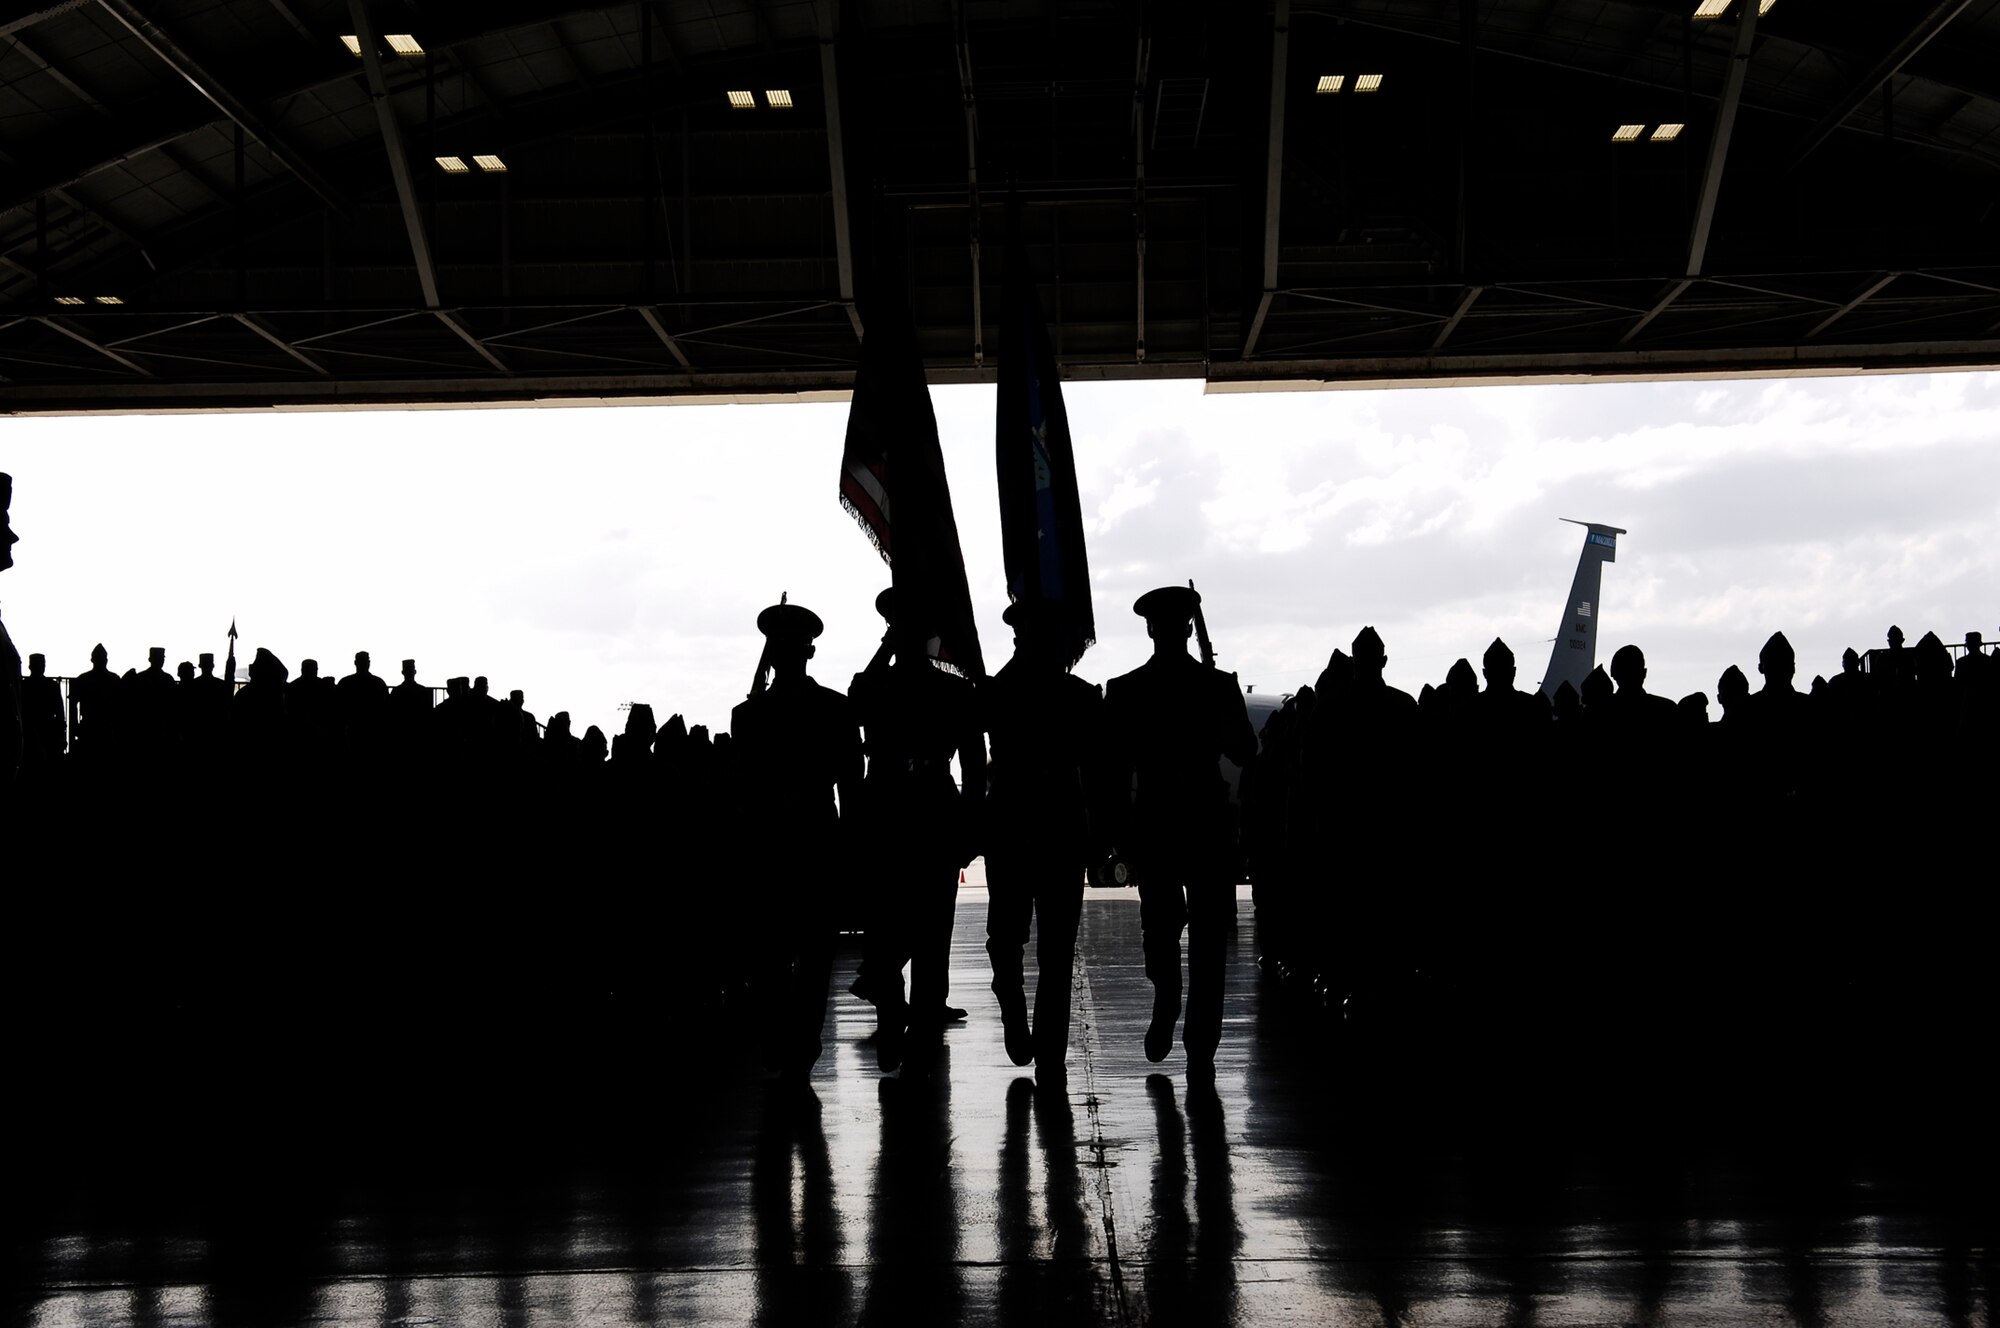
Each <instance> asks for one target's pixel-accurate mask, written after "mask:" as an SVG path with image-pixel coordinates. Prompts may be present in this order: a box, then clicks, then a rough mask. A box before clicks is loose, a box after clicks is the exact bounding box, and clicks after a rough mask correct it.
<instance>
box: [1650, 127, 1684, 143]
mask: <svg viewBox="0 0 2000 1328" xmlns="http://www.w3.org/2000/svg"><path fill="white" fill-rule="evenodd" d="M1685 128H1687V126H1686V125H1684V124H1663V125H1661V126H1660V127H1659V128H1658V129H1655V130H1654V131H1653V141H1654V142H1655V143H1671V142H1673V141H1674V140H1675V139H1677V138H1679V137H1680V136H1681V130H1683V129H1685Z"/></svg>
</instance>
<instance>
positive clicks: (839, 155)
mask: <svg viewBox="0 0 2000 1328" xmlns="http://www.w3.org/2000/svg"><path fill="white" fill-rule="evenodd" d="M814 8H815V9H816V10H818V11H819V82H820V88H821V90H822V92H823V93H824V95H825V99H826V166H827V173H828V175H830V176H831V177H832V180H833V257H834V262H835V264H836V265H837V267H838V268H839V274H840V302H841V303H842V304H843V305H845V306H847V321H848V322H850V323H852V324H853V325H854V335H855V336H856V337H857V338H859V337H860V336H861V313H860V311H859V310H857V309H856V308H855V307H854V238H853V235H852V233H851V232H850V231H849V228H848V227H849V222H848V215H847V155H846V151H845V148H844V147H843V145H842V141H841V133H840V64H839V61H838V60H837V59H836V58H835V56H834V49H833V37H834V32H833V4H832V0H822V3H820V4H818V5H815V6H814ZM682 151H683V152H685V151H686V149H685V148H683V149H682ZM682 239H683V241H685V239H686V237H685V236H683V237H682Z"/></svg>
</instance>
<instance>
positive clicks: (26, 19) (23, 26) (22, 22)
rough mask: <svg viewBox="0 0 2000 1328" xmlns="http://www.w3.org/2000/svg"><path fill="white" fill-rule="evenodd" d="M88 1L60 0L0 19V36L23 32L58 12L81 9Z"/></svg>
mask: <svg viewBox="0 0 2000 1328" xmlns="http://www.w3.org/2000/svg"><path fill="white" fill-rule="evenodd" d="M89 3H90V0H62V3H61V4H56V5H43V6H41V7H39V8H36V9H30V10H28V12H27V13H25V14H16V15H15V16H14V17H12V18H7V19H0V37H11V36H13V35H14V34H15V33H17V32H23V31H25V30H27V29H29V28H32V27H34V26H35V25H36V24H37V23H41V22H43V21H45V20H47V19H52V18H54V17H55V16H56V15H58V14H67V13H69V11H70V10H72V9H81V8H83V7H84V6H85V5H86V4H89Z"/></svg>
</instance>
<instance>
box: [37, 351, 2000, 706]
mask: <svg viewBox="0 0 2000 1328" xmlns="http://www.w3.org/2000/svg"><path fill="white" fill-rule="evenodd" d="M1065 393H1066V398H1067V401H1068V403H1069V408H1070V417H1071V422H1072V427H1073V428H1074V430H1075V432H1076V451H1077V458H1078V466H1079V470H1080V472H1081V488H1082V498H1083V510H1084V513H1085V515H1086V519H1087V521H1088V522H1089V524H1090V560H1091V568H1092V573H1093V579H1094V582H1095V591H1096V599H1097V606H1096V607H1097V619H1098V633H1099V644H1098V646H1097V647H1096V648H1095V649H1093V650H1092V651H1091V652H1090V653H1089V654H1088V655H1086V656H1085V657H1084V660H1083V662H1082V664H1081V665H1080V666H1079V668H1078V672H1079V673H1081V674H1082V675H1083V676H1085V677H1087V678H1090V679H1091V680H1092V681H1097V682H1101V681H1103V680H1104V679H1105V678H1107V677H1110V676H1113V675H1115V674H1118V673H1121V672H1124V671H1125V670H1127V669H1130V668H1132V667H1134V666H1135V665H1137V664H1138V663H1140V662H1141V661H1142V660H1143V659H1144V657H1145V654H1146V641H1145V636H1144V629H1143V625H1142V624H1141V623H1140V622H1139V621H1138V619H1136V618H1134V617H1133V616H1132V613H1131V603H1132V600H1133V599H1134V598H1136V597H1137V595H1138V594H1139V593H1140V592H1141V591H1143V590H1145V589H1147V588H1149V587H1151V586H1155V585H1161V584H1166V583H1170V582H1184V581H1186V580H1187V578H1189V577H1193V578H1194V579H1195V582H1196V584H1197V585H1198V586H1199V587H1200V589H1201V591H1202V594H1203V597H1204V600H1205V602H1206V606H1207V609H1208V616H1209V625H1210V629H1211V632H1212V634H1213V636H1214V639H1215V645H1216V650H1217V654H1218V657H1219V662H1220V663H1221V664H1222V665H1223V667H1225V668H1229V669H1232V670H1234V671H1235V672H1237V673H1238V675H1239V676H1240V677H1241V678H1242V680H1243V681H1244V682H1245V683H1250V684H1255V685H1256V687H1257V689H1258V690H1259V691H1272V692H1282V691H1290V690H1293V689H1295V688H1297V687H1298V686H1299V685H1300V684H1301V683H1304V682H1308V681H1310V680H1311V679H1312V678H1313V676H1314V675H1315V674H1316V673H1317V672H1318V671H1319V669H1320V668H1321V667H1322V666H1323V665H1324V663H1325V661H1326V658H1327V655H1328V654H1329V653H1330V651H1331V650H1332V649H1333V648H1334V647H1335V646H1336V645H1338V646H1341V647H1343V648H1345V647H1346V646H1347V645H1348V643H1349V642H1350V641H1351V640H1352V638H1353V637H1354V634H1355V633H1356V632H1357V631H1358V630H1359V629H1360V628H1361V627H1362V626H1363V625H1364V624H1371V623H1372V624H1373V625H1374V626H1375V627H1376V628H1377V629H1378V630H1379V631H1380V632H1381V634H1382V636H1383V638H1384V639H1385V640H1386V641H1387V642H1388V648H1389V677H1390V681H1392V682H1393V683H1395V684H1397V685H1399V686H1401V687H1404V688H1406V689H1408V690H1409V691H1411V692H1413V693H1414V692H1415V691H1416V690H1417V689H1418V688H1419V687H1420V686H1421V685H1422V684H1423V683H1425V682H1435V681H1438V680H1441V679H1442V678H1443V676H1444V674H1445V671H1446V670H1447V669H1448V668H1449V667H1450V666H1451V663H1452V661H1453V660H1455V659H1457V658H1458V657H1460V656H1466V657H1469V658H1471V659H1472V661H1473V662H1474V664H1475V666H1476V665H1477V663H1478V661H1479V657H1480V655H1481V653H1482V652H1483V651H1484V649H1485V647H1486V644H1487V642H1489V641H1490V640H1492V639H1493V637H1494V636H1496V635H1498V636H1501V637H1504V638H1505V639H1506V640H1507V641H1508V642H1509V643H1510V644H1512V645H1513V647H1514V649H1515V652H1516V654H1517V655H1518V656H1519V659H1520V668H1521V678H1522V682H1523V685H1526V686H1533V685H1534V684H1535V683H1536V682H1537V681H1539V679H1540V677H1541V675H1542V671H1543V668H1544V667H1545V665H1546V663H1547V660H1548V652H1549V643H1550V639H1551V638H1552V637H1553V636H1554V635H1555V633H1556V630H1557V625H1558V621H1559V618H1560V610H1561V608H1562V607H1563V601H1564V598H1565V596H1566V593H1567V591H1568V588H1569V579H1570V576H1571V573H1572V572H1573V570H1574V568H1575V563H1576V556H1577V552H1578V549H1579V547H1580V544H1581V537H1582V532H1581V531H1580V530H1579V529H1578V528H1577V527H1575V526H1568V525H1563V524H1561V523H1560V522H1559V521H1558V520H1557V518H1559V517H1578V518H1582V519H1586V520H1593V521H1600V522H1604V523H1607V524H1610V525H1616V526H1623V527H1626V528H1628V529H1629V531H1630V534H1628V535H1626V536H1624V537H1623V538H1622V539H1621V540H1620V542H1619V550H1618V561H1617V562H1616V564H1614V565H1612V566H1610V567H1608V568H1606V569H1605V583H1604V589H1603V596H1602V606H1601V616H1600V619H1599V623H1600V633H1601V636H1600V640H1599V660H1600V662H1608V661H1609V658H1610V653H1611V651H1612V650H1613V649H1615V648H1616V647H1618V646H1619V645H1622V644H1624V643H1625V642H1627V641H1632V642H1637V643H1638V644H1639V645H1640V646H1642V647H1643V648H1644V649H1645V651H1646V654H1647V658H1648V661H1649V664H1650V666H1651V670H1652V676H1651V682H1650V685H1651V687H1652V689H1653V690H1655V691H1658V692H1661V693H1663V694H1665V695H1668V696H1675V697H1677V696H1680V695H1683V694H1685V693H1687V692H1692V691H1697V690H1700V691H1705V692H1708V693H1710V694H1711V695H1713V693H1714V690H1715V680H1716V677H1717V675H1718V674H1720V673H1721V671H1722V670H1723V668H1724V667H1726V666H1727V665H1729V664H1731V663H1737V664H1740V665H1742V666H1743V667H1744V669H1745V671H1746V672H1748V673H1750V674H1751V675H1752V679H1753V682H1754V681H1755V670H1754V664H1755V660H1756V656H1757V650H1758V647H1759V646H1760V645H1761V644H1762V642H1763V641H1764V639H1765V638H1766V637H1767V636H1768V635H1769V634H1770V633H1771V632H1772V631H1774V630H1778V629H1783V630H1784V631H1785V632H1786V634H1787V635H1788V636H1790V638H1791V639H1792V641H1793V643H1794V645H1795V646H1796V647H1797V648H1798V652H1799V660H1800V674H1801V682H1802V683H1803V682H1804V681H1805V680H1807V679H1809V678H1810V677H1811V675H1812V674H1813V673H1815V672H1822V673H1828V674H1831V673H1832V672H1834V671H1836V670H1837V669H1838V667H1839V655H1840V651H1841V648H1842V647H1843V646H1847V645H1854V646H1857V647H1862V648H1866V647H1869V646H1873V645H1879V644H1881V643H1882V638H1883V633H1884V631H1885V630H1886V629H1887V627H1888V625H1889V624H1890V623H1891V622H1895V623H1899V624H1900V625H1901V626H1902V627H1903V628H1904V629H1905V630H1906V631H1907V632H1908V633H1909V635H1910V638H1911V640H1912V641H1914V640H1915V639H1916V637H1917V636H1919V635H1920V634H1921V633H1922V632H1923V631H1924V630H1926V629H1934V630H1936V631H1937V632H1938V633H1939V635H1940V636H1943V637H1944V638H1945V639H1947V640H1951V641H1956V640H1960V639H1962V638H1963V636H1964V634H1965V633H1966V632H1967V631H1975V630H1976V631H1983V632H1984V633H1986V635H1987V637H1988V638H1989V639H1992V638H1993V637H1994V636H1996V635H2000V631H1997V630H1996V624H2000V375H1995V374H1991V373H1977V374H1937V375H1924V376H1896V377H1870V378H1837V379H1836V378H1820V379H1793V380H1769V381H1735V382H1688V381H1675V382H1666V383H1645V384H1602V385H1562V386H1500V387H1478V388H1454V389H1440V388H1412V389H1407V390H1398V391H1351V392H1286V393H1261V394H1245V395H1215V396H1206V395H1204V394H1203V393H1202V389H1201V384H1200V383H1198V382H1185V383H1146V384H1070V385H1068V386H1067V387H1066V388H1065ZM932 395H933V399H934V401H935V403H936V406H937V412H938V418H939V425H940V428H941V431H942V433H943V436H944V445H945V457H946V462H947V466H948V469H949V471H950V477H951V483H952V491H953V495H954V498H955V501H956V505H957V514H958V522H959V529H960V531H961V533H962V535H963V537H964V543H965V555H966V564H967V569H968V572H969V574H970V578H971V583H972V590H973V598H974V600H975V607H976V609H977V611H978V615H979V625H980V632H981V638H982V642H983V644H984V646H985V651H986V655H987V658H988V661H989V664H990V665H991V666H993V667H998V665H999V664H1000V663H1001V662H1002V661H1004V660H1005V658H1006V656H1007V654H1008V652H1009V650H1010V648H1011V646H1010V639H1009V637H1008V635H1007V633H1006V629H1005V628H1004V627H1003V626H1002V625H1001V623H1000V611H1001V609H1002V608H1003V607H1004V604H1005V591H1004V588H1003V586H1004V582H1003V578H1002V575H1001V569H1000V552H999V549H1000V545H999V530H998V517H997V512H996V505H995V500H994V489H993V452H992V433H993V392H992V389H990V388H978V387H964V388H939V389H934V390H933V393H932ZM846 415H847V407H846V406H845V405H844V404H796V403H794V404H774V405H737V406H646V407H635V406H604V407H586V408H574V409H523V410H466V411H370V412H354V413H283V414H279V413H261V414H241V415H183V416H159V415H154V416H102V417H95V418H62V419H41V418H5V419H0V470H5V471H8V472H11V473H12V474H13V475H14V477H15V482H14V505H13V520H14V527H15V529H16V530H17V531H18V532H19V533H20V535H21V537H22V543H21V544H20V545H19V546H18V547H17V549H16V551H15V559H16V566H15V568H14V569H13V570H12V571H9V572H7V573H5V575H4V578H0V612H4V615H5V621H6V624H7V627H8V630H9V631H10V632H11V633H12V634H13V637H14V640H15V642H16V644H17V645H18V646H19V648H20V650H21V653H22V654H23V656H25V655H27V654H28V653H29V652H31V651H41V652H44V653H46V654H47V655H48V656H49V664H50V669H51V671H52V672H58V673H75V672H79V671H81V670H82V669H84V668H86V667H88V662H89V661H88V656H89V651H90V647H91V646H92V644H93V643H95V642H98V641H102V642H103V643H104V644H105V646H106V647H107V648H108V649H109V650H110V653H111V660H112V664H113V665H114V667H116V668H117V669H118V670H119V671H121V672H122V671H123V670H124V669H126V668H129V667H134V666H140V667H143V665H144V662H145V654H146V649H147V647H149V646H153V645H160V646H164V647H166V650H167V654H168V662H169V664H170V665H172V664H174V663H178V662H179V661H181V660H183V659H188V660H192V659H194V658H195V657H196V655H197V654H198V653H199V652H200V651H202V650H213V651H215V652H216V655H217V658H218V659H220V658H221V656H222V654H223V651H224V650H225V648H226V645H227V643H226V641H225V639H224V633H225V631H226V630H227V628H228V626H229V623H230V620H231V618H232V617H233V618H234V619H235V620H236V621H237V623H238V624H239V627H240V630H241V632H242V640H241V644H240V648H239V657H240V658H241V660H242V661H243V662H245V663H247V662H248V658H249V656H250V654H251V653H253V651H254V650H255V648H256V647H258V646H260V645H261V646H267V647H269V648H270V649H271V650H272V651H273V652H275V653H276V654H277V655H278V656H279V657H280V658H281V659H283V660H284V661H285V663H286V664H287V665H288V666H290V667H291V669H292V671H293V673H294V675H295V676H296V674H297V672H298V665H299V661H300V660H301V659H302V658H304V657H308V656H311V657H315V658H317V659H318V660H319V661H320V663H321V668H322V671H323V672H329V673H333V674H344V673H346V672H348V671H349V669H350V665H349V662H348V661H349V660H350V659H351V658H352V656H353V654H354V652H355V651H356V650H359V649H365V650H368V651H371V652H372V653H373V655H374V659H375V669H376V672H378V673H381V674H384V675H386V676H388V677H390V678H391V679H392V680H393V679H394V676H395V674H396V672H397V662H398V661H399V660H401V659H403V658H405V657H414V658H415V659H416V660H417V661H418V664H419V677H420V679H421V680H422V681H424V682H426V683H431V684H435V685H442V684H443V682H444V680H445V679H446V678H447V677H449V676H452V675H456V674H466V675H473V674H481V673H484V674H487V675H490V676H491V678H492V680H493V687H494V690H495V691H496V692H497V693H501V694H504V693H505V692H506V691H507V690H509V689H511V688H515V687H519V688H521V689H523V690H524V691H525V692H526V693H527V697H528V706H529V708H530V709H531V710H533V711H535V712H536V713H537V714H538V715H541V716H544V717H546V716H547V715H548V714H549V713H551V712H553V711H556V710H568V711H569V712H570V713H571V714H572V716H573V717H574V721H575V726H576V729H577V731H579V732H581V731H582V729H583V728H584V726H585V725H587V724H592V723H595V724H599V725H601V726H603V727H604V728H605V730H606V731H607V732H612V731H615V730H616V729H617V727H619V726H620V725H621V724H622V716H620V715H619V714H618V713H617V706H618V703H619V702H621V701H633V700H637V701H647V702H651V703H652V705H653V706H654V709H655V711H656V712H657V714H658V715H659V717H660V718H661V719H662V720H664V719H665V718H666V716H667V715H668V714H670V713H673V712H675V711H680V712H683V713H685V714H686V716H687V718H688V721H689V722H690V723H707V724H709V725H711V726H713V727H716V728H718V729H719V728H721V727H723V726H726V724H727V723H728V714H729V708H730V706H732V705H733V704H734V703H735V702H737V701H739V700H741V699H742V696H743V694H744V691H745V689H746V688H747V686H748V684H749V681H750V674H751V670H752V668H753V666H754V664H755V662H756V659H757V654H758V650H759V646H760V641H759V639H758V637H757V635H756V632H755V628H754V625H753V623H754V619H755V617H756V615H757V612H758V610H759V609H761V608H762V607H764V606H765V605H766V604H770V603H772V602H774V601H775V600H776V599H777V597H778V593H779V592H780V591H789V592H790V594H791V597H792V599H793V600H794V601H795V602H797V603H802V604H805V605H808V606H810V607H812V608H813V609H815V610H817V611H818V612H819V613H820V614H821V615H822V616H823V617H824V618H825V619H826V622H827V634H826V636H825V637H824V638H822V640H821V643H820V652H819V657H818V659H817V660H815V661H814V665H813V670H814V672H815V673H816V675H817V676H818V677H819V678H820V679H821V680H822V681H823V682H826V683H829V684H831V685H834V686H842V687H844V686H845V685H846V683H847V680H848V679H849V677H850V676H851V675H852V674H853V673H854V671H855V670H856V669H858V668H859V667H860V666H861V665H862V664H863V663H864V662H865V661H866V659H867V657H868V655H869V654H870V653H871V651H872V650H873V648H874V645H875V643H876V641H877V639H878V638H879V636H880V633H881V624H880V622H879V620H878V619H877V618H876V617H875V616H874V613H873V610H872V608H871V601H872V599H873V596H874V594H875V592H876V591H877V590H878V589H880V588H881V587H882V586H884V585H886V584H888V569H887V568H886V567H885V566H883V564H882V563H881V561H880V559H879V558H878V557H877V556H876V554H875V553H874V551H873V550H872V549H871V548H870V546H869V544H868V542H867V540H866V539H865V538H864V537H863V536H862V534H861V532H860V531H859V530H858V529H857V528H856V527H855V525H854V524H853V521H852V519H851V518H850V517H848V516H847V515H846V513H845V512H843V511H842V510H841V508H840V506H839V504H838V501H837V496H836V494H837V475H838V470H839V459H840V447H841V438H842V434H843V430H844V427H845V422H846Z"/></svg>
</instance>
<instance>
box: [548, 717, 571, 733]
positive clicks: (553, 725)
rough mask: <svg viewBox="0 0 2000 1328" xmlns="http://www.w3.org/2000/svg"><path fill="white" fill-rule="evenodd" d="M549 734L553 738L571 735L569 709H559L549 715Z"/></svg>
mask: <svg viewBox="0 0 2000 1328" xmlns="http://www.w3.org/2000/svg"><path fill="white" fill-rule="evenodd" d="M548 736H549V737H551V738H567V737H569V736H570V732H569V711H567V710H558V711H556V712H555V713H554V714H553V715H550V716H549V727H548Z"/></svg>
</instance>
